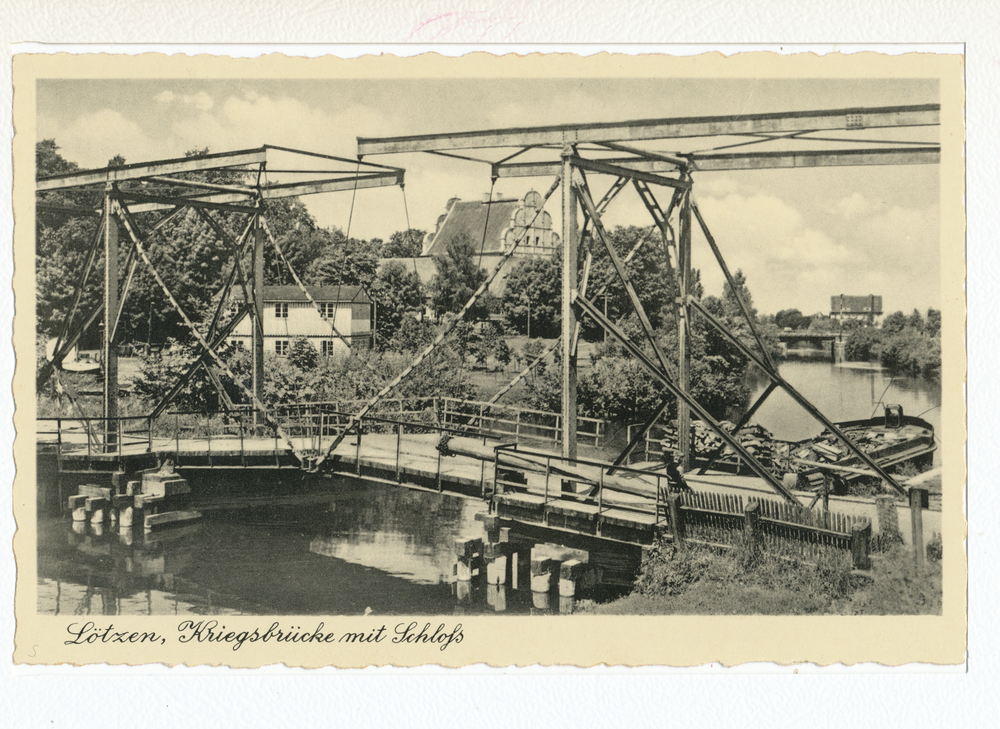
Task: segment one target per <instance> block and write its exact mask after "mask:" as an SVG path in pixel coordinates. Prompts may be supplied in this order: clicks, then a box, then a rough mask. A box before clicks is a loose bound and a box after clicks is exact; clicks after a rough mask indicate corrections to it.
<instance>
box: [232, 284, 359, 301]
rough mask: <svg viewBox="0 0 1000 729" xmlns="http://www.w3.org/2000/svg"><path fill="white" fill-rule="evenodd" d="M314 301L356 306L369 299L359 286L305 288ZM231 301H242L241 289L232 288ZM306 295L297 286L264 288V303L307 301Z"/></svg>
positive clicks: (237, 287)
mask: <svg viewBox="0 0 1000 729" xmlns="http://www.w3.org/2000/svg"><path fill="white" fill-rule="evenodd" d="M306 290H307V291H308V292H309V295H310V296H312V297H313V300H314V301H334V302H341V303H343V302H351V301H353V302H354V303H357V304H367V303H370V301H371V299H369V298H368V294H367V293H365V290H364V289H362V288H361V287H360V286H306ZM233 300H234V301H243V289H242V288H241V287H239V286H234V287H233ZM308 300H309V299H307V298H306V295H305V294H304V293H303V292H302V289H300V288H299V287H298V286H265V287H264V301H270V302H275V301H279V302H284V301H289V302H292V301H308Z"/></svg>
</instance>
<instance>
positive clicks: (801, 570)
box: [577, 541, 942, 615]
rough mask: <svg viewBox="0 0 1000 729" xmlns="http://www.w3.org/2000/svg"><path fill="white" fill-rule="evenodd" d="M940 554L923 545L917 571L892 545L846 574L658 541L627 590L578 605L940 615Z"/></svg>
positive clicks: (601, 609)
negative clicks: (922, 559)
mask: <svg viewBox="0 0 1000 729" xmlns="http://www.w3.org/2000/svg"><path fill="white" fill-rule="evenodd" d="M940 558H941V553H940V548H939V545H938V546H935V545H934V544H929V545H928V559H927V560H926V563H925V566H924V567H923V568H920V569H918V568H917V567H916V566H915V565H914V561H913V555H912V553H911V552H909V551H908V550H906V549H905V548H903V547H901V546H898V545H893V546H891V547H889V548H888V549H887V550H885V551H883V552H880V553H876V554H873V555H872V567H871V570H869V571H867V572H865V573H861V572H858V571H856V570H852V569H851V566H850V563H849V561H848V560H847V558H846V555H839V556H831V557H829V558H826V559H821V560H820V561H819V562H818V564H815V565H809V564H804V563H798V562H792V561H787V560H783V559H780V558H778V557H775V556H771V555H768V554H767V553H766V552H765V553H762V554H761V553H758V554H752V553H751V552H750V551H749V550H747V549H745V548H742V547H737V548H735V549H732V550H731V551H728V552H725V553H719V552H718V551H715V550H712V549H709V548H701V547H690V548H687V549H685V550H683V551H678V550H675V549H674V547H673V544H671V543H670V542H667V541H661V542H660V543H658V544H656V545H654V546H653V547H651V548H650V549H648V550H646V552H645V554H644V555H643V562H642V571H641V572H640V574H639V577H638V578H637V579H636V582H635V586H634V588H633V589H632V592H631V593H630V594H628V595H625V596H624V597H621V598H618V599H616V600H612V601H610V602H607V603H601V604H598V603H593V602H581V603H578V605H577V612H582V613H587V614H591V615H940V614H941V606H942V590H941V561H940Z"/></svg>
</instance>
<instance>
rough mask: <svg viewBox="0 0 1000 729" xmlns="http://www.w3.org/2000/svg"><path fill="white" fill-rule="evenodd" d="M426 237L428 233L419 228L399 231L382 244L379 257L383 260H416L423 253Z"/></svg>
mask: <svg viewBox="0 0 1000 729" xmlns="http://www.w3.org/2000/svg"><path fill="white" fill-rule="evenodd" d="M426 236H427V233H426V232H424V231H422V230H418V229H417V228H410V229H409V230H397V231H396V232H395V233H393V234H392V235H391V236H389V240H388V241H386V242H385V243H383V244H382V249H381V251H380V252H379V255H380V256H381V257H382V258H416V257H417V256H419V255H420V253H421V251H423V248H424V238H425V237H426Z"/></svg>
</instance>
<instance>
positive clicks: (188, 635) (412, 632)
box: [64, 620, 465, 651]
mask: <svg viewBox="0 0 1000 729" xmlns="http://www.w3.org/2000/svg"><path fill="white" fill-rule="evenodd" d="M66 632H68V633H69V634H70V636H71V638H70V639H69V640H66V641H64V644H65V645H93V644H96V643H132V644H136V643H142V644H150V645H166V644H167V642H168V637H167V636H163V635H160V634H159V633H156V632H153V631H133V630H128V629H122V628H120V627H118V626H116V625H115V624H114V623H109V624H107V625H97V624H96V623H94V622H93V621H90V620H88V621H87V622H84V623H70V624H69V625H68V626H66ZM464 638H465V635H464V634H463V633H462V624H461V623H458V624H456V625H454V626H447V625H446V624H445V623H440V624H439V625H438V626H437V627H432V623H430V622H427V623H424V624H423V625H422V626H421V624H420V623H418V622H417V621H413V622H409V623H397V624H396V625H394V626H393V627H392V628H391V629H390V628H389V627H388V626H386V625H385V624H383V625H380V626H379V627H377V628H370V629H366V630H363V631H360V632H351V631H345V632H342V633H335V632H331V631H327V630H326V624H325V623H323V622H320V623H319V624H317V625H316V627H315V628H314V629H311V630H309V629H304V628H303V627H302V626H299V625H287V626H285V625H282V624H281V623H279V622H277V621H275V622H273V623H271V625H270V626H268V627H267V628H266V629H265V628H264V627H263V626H261V627H259V628H253V629H252V630H238V631H237V630H230V629H227V627H226V626H225V625H224V624H221V623H220V622H219V621H218V620H184V621H182V622H181V623H180V624H179V625H178V626H177V636H176V640H177V642H178V643H182V644H185V643H226V644H230V645H231V646H232V649H233V650H234V651H238V650H239V649H240V648H242V647H243V645H244V644H246V643H309V644H313V643H324V644H329V643H350V644H355V643H358V644H366V643H382V642H384V641H386V640H388V641H389V642H390V643H395V644H397V645H414V646H416V645H432V646H436V647H439V650H442V651H443V650H445V649H446V648H448V646H450V645H453V644H454V645H458V644H459V643H461V642H462V640H463V639H464Z"/></svg>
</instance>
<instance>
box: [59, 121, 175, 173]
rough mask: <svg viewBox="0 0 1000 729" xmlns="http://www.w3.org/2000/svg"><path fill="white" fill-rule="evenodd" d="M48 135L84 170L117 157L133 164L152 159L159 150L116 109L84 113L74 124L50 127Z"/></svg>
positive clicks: (134, 123) (139, 128)
mask: <svg viewBox="0 0 1000 729" xmlns="http://www.w3.org/2000/svg"><path fill="white" fill-rule="evenodd" d="M44 136H45V137H51V138H54V139H55V140H56V142H57V143H58V144H59V147H60V149H61V152H60V153H61V154H62V155H63V156H64V157H65V158H66V159H68V160H72V161H74V162H76V163H77V164H79V165H80V167H81V168H83V169H88V168H98V167H104V166H106V165H107V164H108V160H110V159H111V158H112V157H114V156H115V155H117V154H121V155H123V156H124V157H125V159H126V161H129V162H139V161H143V160H148V159H151V158H153V157H154V156H155V152H154V150H155V149H156V148H157V145H156V143H155V142H154V140H152V139H151V138H150V137H149V136H147V135H146V133H145V132H144V131H143V129H142V127H140V126H139V124H137V123H136V122H134V121H132V120H131V119H128V118H126V117H125V116H124V115H122V114H121V113H120V112H118V111H116V110H114V109H101V110H99V111H96V112H93V113H90V114H84V115H82V116H79V117H77V118H76V119H75V120H73V122H72V123H71V124H66V125H59V124H52V125H51V126H46V129H45V134H44Z"/></svg>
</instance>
